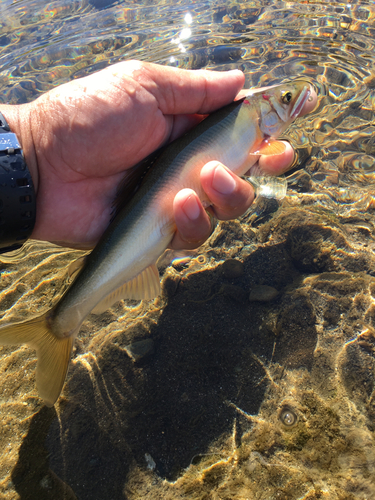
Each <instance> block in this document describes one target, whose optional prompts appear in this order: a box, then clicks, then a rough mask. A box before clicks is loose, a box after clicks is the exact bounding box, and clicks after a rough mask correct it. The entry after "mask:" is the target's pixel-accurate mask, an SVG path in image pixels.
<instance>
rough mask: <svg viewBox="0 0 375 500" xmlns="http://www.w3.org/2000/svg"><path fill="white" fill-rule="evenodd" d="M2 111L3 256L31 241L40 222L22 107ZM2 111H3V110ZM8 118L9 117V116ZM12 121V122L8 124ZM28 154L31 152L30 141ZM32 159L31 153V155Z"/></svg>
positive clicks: (0, 215)
mask: <svg viewBox="0 0 375 500" xmlns="http://www.w3.org/2000/svg"><path fill="white" fill-rule="evenodd" d="M2 108H4V114H3V113H2V112H0V253H4V252H10V251H13V250H17V249H19V248H20V247H21V246H22V245H23V243H25V241H26V240H27V239H28V238H30V236H31V234H32V231H33V229H34V225H35V219H36V213H35V212H36V193H35V189H34V185H33V184H34V178H37V170H36V169H35V164H34V165H33V167H32V169H33V173H34V178H33V177H32V175H31V171H30V168H29V167H28V165H27V163H26V159H25V156H24V154H23V150H22V149H23V146H22V145H21V142H22V139H20V137H21V138H22V137H25V135H24V134H22V127H20V115H19V113H17V111H20V108H19V107H14V106H2ZM1 111H2V110H1ZM5 115H6V116H5ZM8 120H9V122H10V123H9V122H8ZM25 143H26V144H28V148H27V149H28V151H29V152H30V150H31V148H30V144H29V141H27V140H26V141H25ZM28 157H29V158H31V157H32V155H31V153H29V154H28Z"/></svg>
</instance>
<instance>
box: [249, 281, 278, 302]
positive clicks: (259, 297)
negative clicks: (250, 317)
mask: <svg viewBox="0 0 375 500" xmlns="http://www.w3.org/2000/svg"><path fill="white" fill-rule="evenodd" d="M278 295H279V291H278V290H276V288H274V287H273V286H268V285H256V286H254V288H252V290H251V292H250V296H249V300H250V302H270V301H271V300H273V299H275V298H276V297H277V296H278Z"/></svg>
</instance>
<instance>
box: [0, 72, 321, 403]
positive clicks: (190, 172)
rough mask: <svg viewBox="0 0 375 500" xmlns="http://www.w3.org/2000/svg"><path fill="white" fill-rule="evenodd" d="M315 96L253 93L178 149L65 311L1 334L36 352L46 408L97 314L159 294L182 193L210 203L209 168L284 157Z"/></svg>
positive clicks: (157, 170)
mask: <svg viewBox="0 0 375 500" xmlns="http://www.w3.org/2000/svg"><path fill="white" fill-rule="evenodd" d="M312 92H313V90H312V89H311V87H310V85H309V84H308V83H306V82H302V81H296V82H293V83H288V84H283V85H279V86H275V87H272V88H269V89H266V90H262V91H253V92H251V93H249V94H248V95H247V96H246V97H245V98H243V99H241V100H238V101H235V102H233V103H231V104H229V105H228V106H225V107H224V108H221V109H219V110H218V111H216V112H214V113H212V114H211V115H210V116H208V117H207V118H206V119H205V120H204V121H202V122H201V123H200V124H199V125H198V126H197V127H195V128H194V129H193V130H191V131H190V132H188V133H187V134H186V135H184V136H183V137H181V138H179V139H177V140H176V141H174V142H172V143H171V144H170V145H169V146H167V147H166V148H165V149H164V150H163V151H162V152H161V154H160V156H159V157H158V158H157V160H156V161H154V163H153V165H152V168H151V169H150V171H149V173H148V174H147V175H146V177H145V179H144V182H143V183H142V185H141V187H140V189H139V190H138V191H137V193H136V194H135V195H134V197H133V198H132V199H131V200H130V201H129V202H128V203H127V204H126V205H125V207H124V208H123V209H122V210H121V211H120V212H119V213H118V214H117V216H116V217H115V219H114V220H113V222H112V223H111V224H110V226H109V227H108V229H107V231H106V232H105V234H104V235H103V237H102V239H101V240H100V242H99V243H98V244H97V246H96V247H95V248H94V250H93V251H92V253H91V254H90V255H89V256H88V258H87V259H86V261H85V263H84V265H83V267H82V269H81V270H80V271H79V274H78V276H77V278H76V279H75V281H74V282H73V283H72V285H71V286H70V288H69V289H68V290H67V292H66V293H65V294H64V295H63V297H62V298H61V299H60V301H59V302H58V304H57V305H56V306H55V307H54V308H53V309H52V310H51V311H50V312H49V313H47V314H45V315H43V316H41V317H39V318H34V319H32V320H30V321H28V322H25V323H19V324H12V325H10V324H7V325H3V326H2V327H0V343H2V344H22V343H26V344H28V345H30V346H32V347H33V348H35V349H36V350H37V355H38V363H37V374H36V382H37V387H38V390H39V394H40V396H41V397H42V398H43V399H44V401H45V403H46V404H47V405H49V406H52V405H53V404H54V403H55V401H56V400H57V398H58V397H59V395H60V392H61V390H62V387H63V384H64V380H65V377H66V373H67V369H68V364H69V360H70V355H71V351H72V347H73V342H74V338H75V337H76V335H77V334H78V331H79V329H80V326H81V324H82V322H83V321H84V319H85V318H86V316H87V315H88V314H89V313H90V312H96V313H98V312H101V311H104V310H105V309H107V308H108V307H110V305H111V304H113V303H114V302H116V301H118V300H120V299H122V298H132V299H143V298H148V299H149V298H153V297H155V296H157V295H158V293H159V287H160V285H159V276H158V271H157V269H156V266H155V263H156V261H157V259H158V257H159V256H160V255H161V254H162V253H163V251H164V250H165V249H166V248H167V246H168V245H169V243H170V241H171V239H172V237H173V234H174V231H175V225H174V221H173V218H172V213H173V200H174V197H175V195H176V194H177V193H178V191H180V190H181V189H182V188H191V189H193V190H195V191H196V192H197V194H198V195H199V197H200V198H201V200H202V201H203V202H205V203H206V204H207V203H208V202H209V200H207V199H205V194H204V192H203V190H202V188H201V186H200V182H199V174H200V171H201V169H202V167H203V166H204V165H205V164H206V163H207V162H209V161H211V160H218V161H220V162H222V163H223V164H224V165H226V166H227V167H228V168H229V169H231V170H232V171H233V172H235V173H236V174H238V175H243V174H244V173H245V172H246V171H247V170H248V168H249V158H250V155H255V154H256V155H258V154H265V155H275V154H281V153H283V151H284V149H285V147H284V145H283V144H282V143H280V142H277V141H275V140H274V139H275V138H276V137H277V136H278V135H280V134H281V133H282V132H283V131H284V130H285V129H286V128H287V127H288V126H289V124H290V123H291V122H292V121H293V120H294V118H296V117H297V116H298V115H299V113H300V112H301V110H302V108H303V106H304V104H305V103H306V100H307V99H308V98H309V96H310V95H311V93H312Z"/></svg>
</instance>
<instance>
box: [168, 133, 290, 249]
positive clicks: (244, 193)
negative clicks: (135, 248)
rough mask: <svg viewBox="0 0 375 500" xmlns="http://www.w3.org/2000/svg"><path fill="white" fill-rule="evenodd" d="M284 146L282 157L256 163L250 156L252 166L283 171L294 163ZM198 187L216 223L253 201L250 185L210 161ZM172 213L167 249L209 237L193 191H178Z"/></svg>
mask: <svg viewBox="0 0 375 500" xmlns="http://www.w3.org/2000/svg"><path fill="white" fill-rule="evenodd" d="M285 146H286V150H285V152H284V153H283V154H282V155H277V156H261V157H260V158H259V160H258V161H256V157H254V165H259V167H260V168H261V170H262V171H263V172H264V173H267V174H270V175H280V174H281V173H283V172H285V170H287V169H288V168H289V167H290V165H291V164H292V162H293V160H294V150H293V148H292V147H291V145H290V144H289V143H288V142H285ZM201 185H202V188H203V189H204V191H205V193H206V195H207V197H208V199H209V200H210V203H211V206H210V211H211V212H212V213H214V214H215V217H216V218H218V219H220V220H230V219H236V218H238V217H240V216H241V215H242V214H244V213H245V212H246V210H247V209H248V208H249V206H250V205H251V203H252V202H253V200H254V190H253V188H252V186H251V185H250V184H249V183H248V182H246V181H244V180H243V179H240V178H239V177H237V175H235V174H234V173H233V172H231V171H230V170H229V169H227V168H226V167H225V166H224V165H222V164H221V163H219V162H217V161H211V162H209V163H207V164H206V165H205V166H204V167H203V168H202V171H201ZM173 210H174V218H175V222H176V226H177V231H176V234H175V236H174V238H173V240H172V243H171V248H173V249H175V250H180V249H192V248H197V247H198V246H200V245H202V244H203V243H204V241H205V240H206V239H207V238H208V237H209V236H210V235H211V233H212V230H213V226H212V220H211V219H210V217H209V216H208V215H207V213H206V211H205V209H204V208H203V206H202V203H201V201H200V200H199V198H198V196H197V194H196V193H195V192H194V191H193V190H191V189H183V190H182V191H180V192H179V193H178V194H177V195H176V197H175V200H174V205H173Z"/></svg>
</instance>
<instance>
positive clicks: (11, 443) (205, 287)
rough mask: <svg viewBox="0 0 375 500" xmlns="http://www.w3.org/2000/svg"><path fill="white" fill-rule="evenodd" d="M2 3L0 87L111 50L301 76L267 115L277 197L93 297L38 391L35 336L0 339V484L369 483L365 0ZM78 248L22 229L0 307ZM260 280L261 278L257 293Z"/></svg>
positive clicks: (369, 177) (303, 493)
mask: <svg viewBox="0 0 375 500" xmlns="http://www.w3.org/2000/svg"><path fill="white" fill-rule="evenodd" d="M0 14H1V17H0V19H1V21H0V89H1V92H0V100H1V102H3V103H12V104H18V103H23V102H28V101H31V100H33V99H35V98H36V97H37V96H38V95H40V94H41V93H44V92H46V91H48V90H49V89H51V88H53V87H55V86H57V85H59V84H61V83H63V82H66V81H69V80H70V79H72V78H79V77H81V76H84V75H86V74H89V73H91V72H94V71H96V70H98V69H101V68H103V67H105V66H107V65H108V64H111V63H115V62H118V61H122V60H125V59H130V58H136V59H141V60H145V61H152V62H158V63H162V64H168V65H172V66H178V67H183V68H193V69H195V68H209V69H215V70H226V69H233V68H240V69H242V70H243V71H244V72H245V75H246V85H247V86H259V85H262V86H264V85H268V84H274V83H279V82H283V81H287V80H288V79H291V78H296V77H304V78H306V79H308V80H309V81H311V82H312V83H313V84H314V85H315V87H316V88H317V90H318V92H319V105H318V107H317V109H316V110H315V111H314V113H312V114H311V115H309V116H308V117H305V118H303V119H300V120H298V122H297V123H296V124H294V125H293V126H292V127H291V128H290V129H289V131H288V132H287V133H286V134H285V135H286V137H287V138H288V139H289V140H290V141H291V142H292V144H293V145H294V147H295V148H296V149H297V151H298V160H297V162H296V164H295V167H294V169H293V170H292V172H291V173H290V175H289V176H288V180H289V188H288V195H287V197H286V198H285V199H284V200H283V201H282V202H280V203H278V202H276V201H275V200H269V201H267V200H260V202H259V203H258V204H257V205H256V206H255V207H254V208H253V209H252V210H251V211H250V213H249V214H247V216H246V217H245V218H243V219H242V220H241V221H233V222H230V223H222V224H220V225H219V226H218V228H217V229H216V231H215V233H214V234H213V235H212V236H211V238H210V240H209V241H208V242H207V243H206V244H205V245H204V246H203V247H202V248H201V249H200V250H199V252H198V254H197V255H196V256H195V257H194V258H193V259H191V260H190V261H188V263H187V264H185V265H181V264H179V263H175V264H174V265H173V266H170V267H168V268H167V269H166V271H165V274H164V277H163V293H162V295H161V297H159V298H158V299H156V300H155V301H151V302H142V303H134V302H133V303H131V302H130V303H125V302H120V303H119V304H117V305H115V306H114V307H112V308H111V309H110V310H108V311H107V312H106V313H104V314H102V315H100V316H90V317H89V319H88V320H87V321H86V322H85V323H84V325H83V327H82V329H81V332H80V337H79V339H78V341H77V345H76V349H75V352H74V356H73V362H72V365H71V369H70V372H69V376H68V380H67V383H66V385H65V388H64V392H63V395H62V397H61V398H60V400H59V402H58V404H57V405H56V406H55V408H54V409H47V408H45V407H43V405H42V403H41V401H40V399H39V398H38V395H37V392H36V389H35V385H34V383H35V380H34V372H35V355H34V353H33V351H31V350H29V349H27V348H26V347H21V348H13V347H4V348H1V350H0V381H1V384H0V386H1V389H0V419H1V426H0V443H1V446H0V449H1V450H2V451H1V452H0V453H1V460H0V491H1V498H4V499H15V498H19V499H35V498H39V499H44V498H45V499H50V498H51V499H73V498H77V499H88V500H95V499H98V500H99V499H100V500H103V499H129V500H133V499H139V498H142V499H150V500H151V499H152V500H155V499H159V498H160V499H173V500H174V499H210V500H217V499H220V500H224V499H238V500H239V499H241V500H243V499H247V498H251V499H253V498H254V499H255V498H257V499H264V500H276V499H278V500H280V499H285V500H287V499H288V500H297V499H306V500H307V499H309V500H312V499H322V498H326V499H329V500H331V499H333V500H335V499H337V500H338V499H340V500H344V499H345V500H352V499H367V500H369V499H371V498H374V497H375V481H374V477H375V451H374V450H375V446H374V445H375V443H374V429H375V392H374V390H375V379H374V377H375V359H374V358H375V335H374V321H375V308H374V297H375V281H374V254H373V248H374V225H375V218H374V209H375V202H374V195H375V192H374V188H375V185H374V153H375V141H374V137H375V134H374V131H375V123H374V106H375V97H374V95H375V74H374V63H375V56H374V54H375V51H374V40H375V6H374V3H373V2H372V1H368V2H366V1H356V2H352V3H350V4H349V3H346V2H340V1H337V2H327V1H320V2H313V1H309V2H302V1H300V2H298V1H290V2H281V1H280V2H277V1H266V2H264V1H253V2H243V3H239V2H225V1H223V2H220V1H216V2H215V1H202V2H199V1H180V2H175V1H173V2H172V1H167V0H166V1H159V2H156V1H151V0H150V1H144V2H141V3H138V2H122V1H118V2H108V1H105V0H92V1H91V2H87V1H73V2H72V1H60V0H59V1H55V2H51V3H47V4H46V3H45V2H42V1H38V0H34V1H32V0H29V1H23V0H19V1H15V2H11V1H9V0H3V1H2V2H1V3H0ZM77 255H79V252H77V251H73V250H68V249H61V248H58V247H55V246H53V245H50V244H47V243H40V242H39V243H38V242H29V243H28V244H27V247H26V252H25V254H24V255H23V256H21V257H20V258H19V259H18V260H17V261H16V262H12V261H11V262H5V259H3V260H4V263H3V264H2V274H1V289H2V291H1V294H0V300H1V312H2V317H3V321H20V320H22V319H25V318H27V317H29V316H30V315H31V314H34V315H35V314H37V313H40V312H43V311H45V310H47V309H49V308H50V307H51V305H52V304H53V303H54V301H56V300H57V298H58V297H59V295H60V294H61V293H62V291H63V290H64V289H65V287H66V286H67V285H68V274H67V266H68V265H69V263H70V262H71V261H72V260H74V259H75V258H76V257H77ZM232 259H235V260H236V261H239V262H241V263H242V265H238V264H236V263H233V261H232ZM264 286H269V287H273V289H275V290H277V292H278V295H277V296H276V297H275V298H274V299H273V300H271V301H259V300H257V299H260V298H261V296H262V293H264V290H265V289H264ZM262 287H263V288H262ZM250 294H251V297H252V300H251V301H250V300H249V296H250ZM138 341H147V342H146V344H145V345H146V346H148V354H147V355H146V356H144V357H142V358H140V359H138V360H134V359H133V358H132V357H131V356H130V355H129V347H128V346H129V345H131V344H134V342H138Z"/></svg>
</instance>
